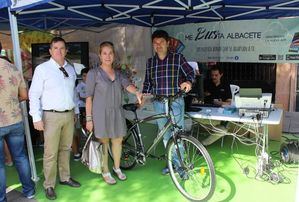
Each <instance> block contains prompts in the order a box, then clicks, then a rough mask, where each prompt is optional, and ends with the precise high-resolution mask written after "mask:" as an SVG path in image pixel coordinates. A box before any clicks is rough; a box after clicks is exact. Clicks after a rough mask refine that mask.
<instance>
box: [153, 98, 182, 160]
mask: <svg viewBox="0 0 299 202" xmlns="http://www.w3.org/2000/svg"><path fill="white" fill-rule="evenodd" d="M171 107H172V111H173V115H174V119H175V122H176V124H177V125H178V126H180V127H182V129H184V128H185V122H184V114H185V102H184V99H183V98H178V99H176V100H175V101H173V102H172V106H171ZM154 109H155V112H157V113H165V112H166V109H165V103H163V102H159V101H154ZM166 122H167V119H166V118H163V119H158V120H157V124H158V127H159V130H161V129H162V128H163V126H164V125H165V123H166ZM171 132H172V131H171V128H170V129H168V130H167V131H166V133H165V134H164V136H163V143H164V146H165V148H166V146H167V143H168V141H169V139H170V138H171ZM174 132H175V131H174ZM180 151H181V152H182V150H181V149H180ZM174 154H175V156H174V161H175V164H176V165H179V164H178V163H179V161H178V157H177V155H176V153H174Z"/></svg>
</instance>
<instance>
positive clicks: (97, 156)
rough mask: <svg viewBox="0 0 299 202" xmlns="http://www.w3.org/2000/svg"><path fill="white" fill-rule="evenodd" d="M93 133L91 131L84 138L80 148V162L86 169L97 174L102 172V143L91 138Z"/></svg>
mask: <svg viewBox="0 0 299 202" xmlns="http://www.w3.org/2000/svg"><path fill="white" fill-rule="evenodd" d="M92 136H93V133H92V132H91V133H90V134H89V136H88V138H87V140H86V143H85V145H84V147H83V150H82V156H81V162H82V163H83V164H84V165H85V166H87V167H88V169H89V170H90V171H91V172H93V173H97V174H101V173H102V144H101V143H99V142H97V141H94V140H92V139H93V138H92Z"/></svg>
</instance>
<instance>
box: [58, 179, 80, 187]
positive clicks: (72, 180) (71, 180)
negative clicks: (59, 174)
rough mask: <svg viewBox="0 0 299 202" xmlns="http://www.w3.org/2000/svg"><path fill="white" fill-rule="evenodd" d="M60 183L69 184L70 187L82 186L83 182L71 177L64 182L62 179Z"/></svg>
mask: <svg viewBox="0 0 299 202" xmlns="http://www.w3.org/2000/svg"><path fill="white" fill-rule="evenodd" d="M59 184H62V185H68V186H70V187H81V184H80V183H79V182H77V181H76V180H74V179H72V178H70V179H69V180H68V181H64V182H61V181H60V182H59Z"/></svg>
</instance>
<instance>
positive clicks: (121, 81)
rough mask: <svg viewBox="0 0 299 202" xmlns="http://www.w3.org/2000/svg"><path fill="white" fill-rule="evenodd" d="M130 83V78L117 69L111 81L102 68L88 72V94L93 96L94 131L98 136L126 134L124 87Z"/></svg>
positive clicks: (112, 136) (110, 136)
mask: <svg viewBox="0 0 299 202" xmlns="http://www.w3.org/2000/svg"><path fill="white" fill-rule="evenodd" d="M129 85H130V82H129V80H128V78H127V77H126V76H125V75H124V74H122V73H121V72H120V71H117V70H115V80H114V81H111V80H110V78H109V77H108V75H107V73H106V72H105V71H104V70H103V69H102V68H95V69H91V70H90V71H89V72H88V74H87V81H86V95H87V97H89V96H92V97H93V100H92V116H93V125H94V133H95V136H96V137H97V138H116V137H122V136H125V135H126V122H125V118H124V112H123V109H122V89H123V88H124V89H126V88H127V87H128V86H129Z"/></svg>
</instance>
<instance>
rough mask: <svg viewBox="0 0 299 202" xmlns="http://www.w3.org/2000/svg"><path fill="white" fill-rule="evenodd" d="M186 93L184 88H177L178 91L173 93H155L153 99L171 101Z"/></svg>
mask: <svg viewBox="0 0 299 202" xmlns="http://www.w3.org/2000/svg"><path fill="white" fill-rule="evenodd" d="M185 95H186V91H185V90H179V92H177V93H176V94H175V95H168V96H167V95H155V97H154V100H158V101H162V102H165V101H167V100H168V101H171V102H172V101H173V100H175V99H177V98H179V97H184V96H185Z"/></svg>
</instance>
